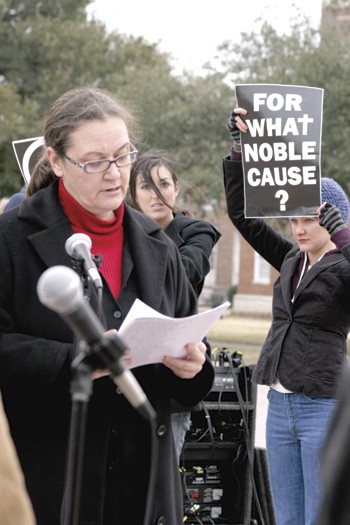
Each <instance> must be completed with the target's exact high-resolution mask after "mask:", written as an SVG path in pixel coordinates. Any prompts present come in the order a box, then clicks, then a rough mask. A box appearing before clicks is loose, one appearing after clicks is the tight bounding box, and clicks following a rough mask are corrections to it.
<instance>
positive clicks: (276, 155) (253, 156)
mask: <svg viewBox="0 0 350 525" xmlns="http://www.w3.org/2000/svg"><path fill="white" fill-rule="evenodd" d="M298 147H299V148H300V147H301V151H300V153H297V152H296V151H295V149H296V148H295V142H288V143H287V144H285V143H284V142H274V143H273V144H269V143H268V142H264V143H263V144H260V145H258V144H244V146H243V152H244V160H245V161H246V162H250V161H253V162H258V161H259V160H262V161H264V162H268V161H270V160H272V159H274V160H276V161H282V160H287V159H288V160H291V161H293V160H314V159H316V152H315V148H316V142H315V141H310V142H308V141H305V142H302V143H301V144H298Z"/></svg>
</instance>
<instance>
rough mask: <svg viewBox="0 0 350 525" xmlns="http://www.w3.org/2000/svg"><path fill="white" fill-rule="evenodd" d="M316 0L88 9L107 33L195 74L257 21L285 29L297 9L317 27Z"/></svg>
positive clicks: (99, 3)
mask: <svg viewBox="0 0 350 525" xmlns="http://www.w3.org/2000/svg"><path fill="white" fill-rule="evenodd" d="M321 6H322V0H293V1H290V0H244V1H243V2H242V3H241V5H239V3H238V2H235V1H234V0H216V1H215V2H210V3H207V2H205V3H204V2H197V1H195V0H177V1H176V2H167V1H166V0H132V1H131V2H125V1H124V2H115V1H113V0H95V1H94V2H93V3H92V4H91V6H90V7H89V11H90V12H91V13H93V14H94V16H95V18H98V19H99V20H102V21H103V22H104V23H105V24H106V25H107V28H108V29H111V30H112V29H115V30H117V31H118V32H119V33H122V34H126V35H133V36H135V37H138V36H142V37H144V38H145V40H147V41H148V42H150V43H158V45H159V49H160V50H161V51H165V52H167V53H170V54H171V56H172V57H173V64H174V66H175V71H176V72H179V73H180V72H181V71H182V69H183V68H186V69H187V70H190V71H192V72H195V73H198V72H199V71H200V66H201V65H202V64H203V63H204V62H206V61H208V60H212V59H213V58H214V57H215V50H216V47H217V46H218V45H219V44H221V43H222V42H223V41H224V40H227V39H230V40H235V39H236V38H237V37H238V35H239V34H240V33H241V32H242V31H251V30H252V29H253V27H254V22H255V21H256V19H258V18H263V19H265V20H268V21H269V22H270V23H271V24H273V25H274V26H275V27H276V28H283V29H285V30H287V28H288V26H289V23H290V19H291V17H292V16H293V15H295V14H296V13H297V12H298V10H299V11H300V12H301V13H303V14H304V15H306V16H307V17H309V18H310V20H311V22H312V24H313V25H316V26H317V25H318V24H319V22H320V18H321Z"/></svg>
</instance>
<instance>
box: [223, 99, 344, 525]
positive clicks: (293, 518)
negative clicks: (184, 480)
mask: <svg viewBox="0 0 350 525" xmlns="http://www.w3.org/2000/svg"><path fill="white" fill-rule="evenodd" d="M245 114H246V111H245V110H244V109H242V108H236V109H235V110H234V112H233V114H232V117H231V118H230V120H229V130H230V132H231V135H232V136H233V138H234V145H233V148H232V152H231V155H230V157H228V158H225V159H224V163H223V167H224V179H225V182H224V184H225V192H226V201H227V212H228V215H229V217H230V219H231V221H232V222H233V224H234V225H235V227H236V228H237V229H238V231H239V232H240V233H241V235H242V236H243V237H244V239H245V240H246V241H247V242H248V243H249V244H250V245H251V246H252V248H253V249H254V250H256V251H257V252H258V253H259V254H260V255H261V256H262V257H263V258H264V259H265V260H266V261H267V262H268V263H270V264H271V265H272V266H273V267H274V268H275V269H276V270H277V271H278V272H279V273H280V276H279V278H278V279H277V281H276V282H275V284H274V289H273V306H272V324H271V328H270V330H269V333H268V335H267V338H266V341H265V343H264V345H263V348H262V350H261V354H260V356H259V359H258V362H257V365H256V369H255V372H254V380H255V382H257V383H258V384H263V385H268V386H270V390H269V393H268V399H269V407H268V414H267V424H266V449H267V459H268V466H269V473H270V481H271V489H272V496H273V502H274V508H275V515H276V524H277V525H315V524H316V519H317V513H318V509H319V506H320V500H321V495H322V491H321V481H320V460H321V450H322V446H323V443H324V439H325V436H326V434H327V431H328V427H329V422H330V419H331V417H332V415H333V411H334V408H335V406H336V394H337V388H338V382H339V379H340V376H341V373H342V370H343V367H344V363H345V356H346V339H347V335H348V333H349V330H350V302H349V297H350V271H349V270H350V268H349V262H348V261H347V260H346V259H345V258H344V256H343V254H342V249H347V248H345V246H347V245H349V243H350V231H349V229H348V228H347V227H346V224H347V222H348V220H349V214H350V208H349V202H348V198H347V196H346V195H345V193H344V191H343V190H342V188H341V187H340V186H339V184H337V183H336V182H335V181H334V180H332V179H328V178H322V179H321V191H322V201H323V205H322V207H321V208H320V209H319V210H315V211H317V212H318V213H319V216H318V217H317V216H312V217H311V216H309V217H293V218H292V219H291V228H292V234H293V237H294V239H295V242H294V243H293V242H291V241H289V240H288V239H286V238H284V237H283V236H282V235H281V234H279V233H278V232H277V231H276V230H275V229H274V228H272V227H271V225H270V224H269V223H268V222H267V221H265V220H263V219H257V218H255V219H246V218H245V216H244V188H243V170H242V161H241V154H240V152H239V145H237V142H236V141H237V138H239V131H240V132H242V133H246V132H247V131H248V127H247V125H246V123H245V122H244V120H243V119H241V118H240V115H245ZM237 146H238V147H237Z"/></svg>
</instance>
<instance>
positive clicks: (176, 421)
mask: <svg viewBox="0 0 350 525" xmlns="http://www.w3.org/2000/svg"><path fill="white" fill-rule="evenodd" d="M171 424H172V427H173V434H174V441H175V448H176V453H177V457H178V459H180V456H181V451H182V447H183V445H184V442H185V436H186V432H187V431H188V430H190V426H191V412H174V413H172V414H171Z"/></svg>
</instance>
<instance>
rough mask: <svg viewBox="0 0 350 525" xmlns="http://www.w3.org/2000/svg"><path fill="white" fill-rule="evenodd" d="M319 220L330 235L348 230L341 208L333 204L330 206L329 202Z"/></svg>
mask: <svg viewBox="0 0 350 525" xmlns="http://www.w3.org/2000/svg"><path fill="white" fill-rule="evenodd" d="M318 220H319V223H320V225H321V226H323V227H324V228H326V230H327V231H328V233H329V234H330V235H332V233H335V232H337V231H339V230H342V229H343V228H346V224H345V223H344V221H343V218H342V216H341V213H340V210H339V208H337V207H336V206H334V205H333V204H329V202H326V204H325V206H324V208H322V210H321V212H320V214H319V216H318Z"/></svg>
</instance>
